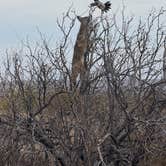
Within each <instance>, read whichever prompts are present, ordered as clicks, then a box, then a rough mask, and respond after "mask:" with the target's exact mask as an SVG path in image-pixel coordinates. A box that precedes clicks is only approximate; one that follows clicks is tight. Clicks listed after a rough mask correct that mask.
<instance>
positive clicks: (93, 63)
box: [0, 10, 166, 166]
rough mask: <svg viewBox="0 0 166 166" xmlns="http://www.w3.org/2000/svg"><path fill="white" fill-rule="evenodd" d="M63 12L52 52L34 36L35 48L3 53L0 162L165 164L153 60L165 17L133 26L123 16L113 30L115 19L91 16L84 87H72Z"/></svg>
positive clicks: (160, 84)
mask: <svg viewBox="0 0 166 166" xmlns="http://www.w3.org/2000/svg"><path fill="white" fill-rule="evenodd" d="M71 15H72V12H68V13H67V14H66V15H65V16H64V17H63V19H62V22H60V21H59V22H58V26H59V27H60V30H61V31H62V34H63V36H62V40H61V42H60V43H59V44H58V45H57V47H56V48H54V49H51V48H50V47H49V45H48V42H47V41H46V40H45V39H43V37H42V36H41V37H42V44H41V45H39V44H37V46H36V47H35V48H32V47H31V46H30V44H29V43H28V42H27V43H26V44H24V46H25V48H24V51H22V52H17V53H13V54H8V53H7V60H6V64H5V71H4V72H2V74H1V87H0V88H1V99H0V109H1V110H0V111H1V114H0V165H2V166H22V165H25V166H39V165H40V166H47V165H48V166H81V165H84V166H99V165H100V166H109V165H110V166H139V165H141V166H143V165H147V166H152V165H155V166H158V165H159V166H162V165H166V161H165V156H166V140H165V138H166V113H165V110H166V108H165V106H166V89H165V86H166V85H165V83H166V80H164V79H161V77H162V71H163V68H162V67H161V66H163V65H162V63H163V60H162V58H161V56H160V54H161V49H162V48H163V45H164V38H165V36H164V33H163V32H164V27H163V26H162V24H160V18H161V17H162V16H165V12H164V11H163V10H160V11H159V13H157V12H152V13H150V14H149V16H148V18H147V22H142V21H140V22H139V24H138V26H136V25H134V27H132V25H133V24H134V23H133V22H134V20H133V19H134V18H133V17H132V18H125V16H124V13H123V14H122V16H123V17H122V26H120V27H119V26H118V22H117V21H116V16H114V17H113V18H104V16H103V17H102V18H99V20H98V19H97V20H96V25H95V26H96V27H98V28H97V29H96V28H95V32H94V36H93V38H92V39H91V40H93V45H90V46H91V48H90V49H88V52H87V54H86V56H87V59H86V62H87V68H86V71H85V75H84V77H85V80H84V82H83V83H84V85H83V87H81V86H80V83H79V82H78V87H77V89H72V90H71V89H70V80H71V71H70V68H69V66H68V65H67V60H66V59H67V56H68V52H69V50H68V47H69V43H70V34H71V31H72V29H73V27H74V25H75V20H76V17H75V15H74V16H71ZM66 22H67V23H68V24H69V26H68V27H69V28H66V26H65V24H66ZM88 47H89V46H88ZM81 88H83V90H82V91H81V90H79V89H81ZM80 91H81V93H80Z"/></svg>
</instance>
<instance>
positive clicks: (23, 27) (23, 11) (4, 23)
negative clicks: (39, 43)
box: [0, 0, 166, 50]
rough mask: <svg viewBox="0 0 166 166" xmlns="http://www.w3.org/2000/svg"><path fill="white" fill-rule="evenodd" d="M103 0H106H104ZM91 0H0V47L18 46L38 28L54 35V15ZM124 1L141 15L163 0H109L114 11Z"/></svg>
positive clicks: (82, 7) (165, 2) (79, 11)
mask: <svg viewBox="0 0 166 166" xmlns="http://www.w3.org/2000/svg"><path fill="white" fill-rule="evenodd" d="M103 1H105V0H103ZM91 2H92V0H82V1H81V0H0V50H2V49H5V48H12V47H17V44H18V43H20V41H21V40H22V39H24V38H25V37H26V36H30V37H31V38H33V39H34V40H35V37H36V34H37V30H36V27H39V29H40V31H41V32H42V33H44V34H47V35H48V36H49V35H52V34H54V35H56V33H57V31H56V19H57V17H59V16H61V14H62V13H63V12H65V11H66V9H68V8H69V6H71V5H72V4H73V8H74V9H75V10H76V12H77V14H78V15H79V14H82V13H84V12H85V11H86V10H87V9H88V5H89V4H90V3H91ZM122 2H123V3H124V4H125V5H126V7H127V10H128V11H129V13H131V14H134V15H136V16H144V15H145V14H147V13H148V11H150V9H152V8H157V9H159V8H161V7H162V6H163V7H164V8H165V5H166V0H123V1H122V0H111V3H112V11H111V12H115V11H117V10H118V9H120V8H121V7H122V4H123V3H122Z"/></svg>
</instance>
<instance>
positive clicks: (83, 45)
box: [71, 16, 92, 86]
mask: <svg viewBox="0 0 166 166" xmlns="http://www.w3.org/2000/svg"><path fill="white" fill-rule="evenodd" d="M77 19H78V20H79V21H80V23H81V25H80V30H79V32H78V35H77V39H76V43H75V46H74V54H73V60H72V75H71V82H72V86H75V85H76V82H77V77H78V75H79V74H80V81H81V80H82V79H83V78H82V77H83V75H84V74H83V73H84V72H85V70H86V65H85V56H86V52H87V50H88V43H89V39H90V33H91V28H92V24H91V23H92V17H91V16H88V17H80V16H77Z"/></svg>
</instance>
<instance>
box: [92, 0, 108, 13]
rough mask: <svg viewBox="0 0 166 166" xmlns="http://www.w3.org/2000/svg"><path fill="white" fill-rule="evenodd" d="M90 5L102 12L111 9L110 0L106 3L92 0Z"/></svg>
mask: <svg viewBox="0 0 166 166" xmlns="http://www.w3.org/2000/svg"><path fill="white" fill-rule="evenodd" d="M90 6H91V7H94V6H96V7H98V8H99V9H101V11H102V12H107V11H108V10H110V9H111V3H110V1H107V2H106V3H103V2H101V1H99V0H94V3H91V4H90Z"/></svg>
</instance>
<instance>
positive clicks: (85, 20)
mask: <svg viewBox="0 0 166 166" xmlns="http://www.w3.org/2000/svg"><path fill="white" fill-rule="evenodd" d="M77 19H78V20H79V21H80V22H81V25H83V26H87V25H88V24H89V23H90V22H91V21H92V16H88V17H80V16H77Z"/></svg>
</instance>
